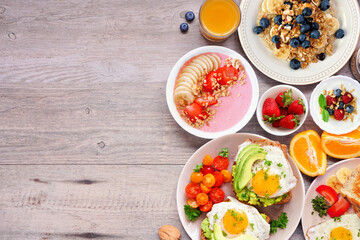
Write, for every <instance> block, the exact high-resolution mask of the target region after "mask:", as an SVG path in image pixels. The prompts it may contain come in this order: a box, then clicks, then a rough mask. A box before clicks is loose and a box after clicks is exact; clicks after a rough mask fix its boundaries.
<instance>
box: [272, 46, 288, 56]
mask: <svg viewBox="0 0 360 240" xmlns="http://www.w3.org/2000/svg"><path fill="white" fill-rule="evenodd" d="M274 55H275V57H277V58H280V59H287V58H288V57H289V55H290V50H289V48H288V47H283V46H281V47H280V48H279V49H277V48H274Z"/></svg>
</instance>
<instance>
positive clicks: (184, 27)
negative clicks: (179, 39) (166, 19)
mask: <svg viewBox="0 0 360 240" xmlns="http://www.w3.org/2000/svg"><path fill="white" fill-rule="evenodd" d="M188 30H189V25H188V24H187V23H182V24H180V31H181V32H183V33H186V32H187V31H188Z"/></svg>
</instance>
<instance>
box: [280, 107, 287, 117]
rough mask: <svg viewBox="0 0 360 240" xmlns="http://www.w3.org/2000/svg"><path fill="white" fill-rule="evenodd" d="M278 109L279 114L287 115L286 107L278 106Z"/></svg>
mask: <svg viewBox="0 0 360 240" xmlns="http://www.w3.org/2000/svg"><path fill="white" fill-rule="evenodd" d="M279 109H280V116H284V117H286V116H287V115H289V113H288V110H287V109H286V108H283V107H279Z"/></svg>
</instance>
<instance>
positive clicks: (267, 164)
mask: <svg viewBox="0 0 360 240" xmlns="http://www.w3.org/2000/svg"><path fill="white" fill-rule="evenodd" d="M271 163H272V162H271V161H269V160H266V159H265V163H264V164H265V165H266V166H268V167H270V166H271Z"/></svg>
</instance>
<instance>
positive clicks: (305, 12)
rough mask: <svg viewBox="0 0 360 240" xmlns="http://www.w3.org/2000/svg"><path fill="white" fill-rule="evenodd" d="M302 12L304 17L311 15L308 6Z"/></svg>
mask: <svg viewBox="0 0 360 240" xmlns="http://www.w3.org/2000/svg"><path fill="white" fill-rule="evenodd" d="M302 14H303V15H304V16H306V17H308V16H311V14H312V10H311V8H308V7H306V8H304V9H303V11H302Z"/></svg>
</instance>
